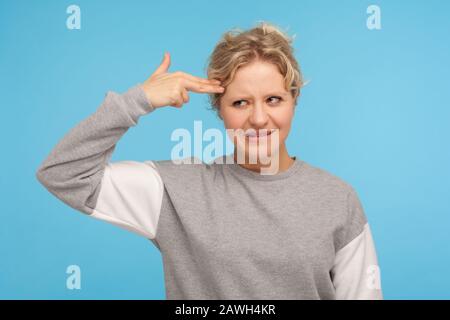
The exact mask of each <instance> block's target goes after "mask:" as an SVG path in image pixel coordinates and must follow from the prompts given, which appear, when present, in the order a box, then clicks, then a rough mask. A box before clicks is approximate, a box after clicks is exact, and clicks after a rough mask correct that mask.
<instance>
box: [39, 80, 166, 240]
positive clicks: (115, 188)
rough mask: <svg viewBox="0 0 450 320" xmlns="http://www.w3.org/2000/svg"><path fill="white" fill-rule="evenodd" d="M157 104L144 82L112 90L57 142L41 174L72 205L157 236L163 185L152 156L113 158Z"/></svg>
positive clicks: (144, 234) (117, 223)
mask: <svg viewBox="0 0 450 320" xmlns="http://www.w3.org/2000/svg"><path fill="white" fill-rule="evenodd" d="M154 110H155V108H154V107H153V106H152V104H151V102H150V101H149V100H148V99H147V97H146V95H145V92H144V91H143V89H142V88H141V86H140V85H139V84H138V85H136V86H134V87H132V88H130V89H129V90H128V91H127V92H125V93H124V94H118V93H116V92H112V91H108V92H107V94H106V97H105V99H104V101H103V102H102V104H101V105H100V106H99V107H98V109H97V110H96V111H95V112H94V113H93V114H91V115H90V116H89V117H87V118H86V119H84V120H83V121H81V122H80V123H79V124H77V125H76V126H75V127H74V128H72V129H71V130H70V131H69V132H68V133H67V134H66V135H65V136H64V137H63V138H62V139H61V140H60V141H59V142H58V144H57V145H56V146H55V147H54V148H53V150H52V151H51V152H50V154H49V155H48V156H47V158H46V159H45V160H44V161H43V162H42V163H41V165H40V166H39V168H38V169H37V171H36V178H37V179H38V181H39V182H40V183H41V184H42V185H43V186H44V187H45V188H46V189H47V190H48V191H49V192H50V193H52V194H53V195H54V196H56V197H57V198H58V199H60V200H61V201H63V202H64V203H66V204H67V205H69V206H70V207H72V208H74V209H76V210H78V211H80V212H83V213H85V214H88V215H90V216H92V217H94V218H97V219H100V220H104V221H107V222H110V223H112V224H115V225H117V226H120V227H122V228H124V229H127V230H129V231H132V232H135V233H137V234H139V235H142V236H144V237H146V238H149V239H154V238H155V237H156V227H157V223H158V218H159V212H160V208H161V202H162V197H163V190H164V186H163V182H162V180H161V177H160V175H159V173H158V171H157V169H156V167H155V165H154V163H153V161H145V162H138V161H119V162H109V159H110V157H111V155H112V153H113V151H114V149H115V147H116V144H117V142H118V140H119V139H120V138H121V137H122V135H123V134H124V133H125V132H126V131H127V130H128V129H129V128H130V127H133V126H135V125H137V123H138V121H139V118H140V117H141V116H143V115H145V114H148V113H150V112H153V111H154Z"/></svg>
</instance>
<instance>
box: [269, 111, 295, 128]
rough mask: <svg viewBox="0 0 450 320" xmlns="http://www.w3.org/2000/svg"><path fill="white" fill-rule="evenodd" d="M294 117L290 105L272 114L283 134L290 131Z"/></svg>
mask: <svg viewBox="0 0 450 320" xmlns="http://www.w3.org/2000/svg"><path fill="white" fill-rule="evenodd" d="M293 117H294V112H293V109H292V108H290V107H288V108H283V109H279V110H276V112H274V113H273V114H272V115H271V118H272V120H273V122H274V123H275V125H276V126H277V127H278V128H279V129H280V131H281V133H282V134H284V133H286V132H287V131H289V129H290V127H291V123H292V119H293Z"/></svg>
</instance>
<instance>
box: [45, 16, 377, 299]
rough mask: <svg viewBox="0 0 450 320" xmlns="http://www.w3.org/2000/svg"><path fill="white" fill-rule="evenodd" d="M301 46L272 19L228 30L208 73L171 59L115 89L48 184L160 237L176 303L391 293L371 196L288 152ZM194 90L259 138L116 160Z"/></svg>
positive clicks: (63, 151)
mask: <svg viewBox="0 0 450 320" xmlns="http://www.w3.org/2000/svg"><path fill="white" fill-rule="evenodd" d="M291 41H292V40H291V39H290V38H289V37H288V36H287V35H286V34H285V33H283V32H282V31H280V29H278V28H276V27H275V26H273V25H269V24H267V23H262V24H261V25H259V26H257V27H255V28H252V29H250V30H248V31H242V32H239V33H235V34H233V32H228V33H226V34H225V35H224V38H223V39H222V41H220V42H219V44H218V45H217V46H216V48H215V50H214V52H213V53H212V56H211V59H210V61H209V66H208V79H203V78H200V77H196V76H193V75H190V74H186V73H184V72H174V73H169V72H168V69H169V65H170V57H169V55H168V54H165V56H164V59H163V61H162V63H161V65H160V66H159V67H158V68H157V70H156V71H155V72H154V73H153V74H152V75H151V76H150V77H149V78H148V79H147V80H146V81H145V82H144V83H143V84H138V85H136V86H134V87H132V88H131V89H129V90H128V91H127V92H126V93H124V94H117V93H114V92H108V93H107V96H106V98H105V100H104V102H103V103H102V105H101V106H100V107H99V108H98V109H97V111H96V112H95V113H93V114H92V115H91V116H89V117H88V118H87V119H85V120H84V121H82V122H81V123H79V124H78V125H77V126H76V127H75V128H73V129H72V130H71V131H70V132H69V133H68V134H67V135H66V136H65V137H64V138H63V139H62V140H61V141H60V142H59V143H58V144H57V145H56V147H55V148H54V149H53V150H52V152H51V153H50V155H49V156H48V157H47V159H46V160H45V161H44V162H43V163H42V164H41V166H40V167H39V169H38V171H37V178H38V180H39V181H40V182H41V183H42V184H43V185H44V186H45V187H46V188H47V189H48V190H49V191H50V192H51V193H53V194H54V195H55V196H56V197H58V198H59V199H61V200H62V201H64V202H65V203H66V204H68V205H70V206H71V207H73V208H75V209H77V210H79V211H81V212H84V213H86V214H89V215H91V216H92V217H94V218H97V219H101V220H104V221H107V222H110V223H112V224H115V225H118V226H120V227H123V228H126V229H128V230H130V231H132V232H136V233H138V234H140V235H142V236H144V237H146V238H148V239H150V240H151V241H152V242H153V244H154V245H155V246H156V247H157V248H158V249H159V250H160V252H161V254H162V257H163V264H164V273H165V285H166V297H167V299H382V293H381V288H380V279H379V272H378V270H379V269H378V262H377V256H376V252H375V246H374V243H373V239H372V236H371V232H370V228H369V225H368V222H367V219H366V216H365V213H364V211H363V208H362V206H361V203H360V201H359V199H358V196H357V193H356V192H355V190H354V189H353V188H352V187H351V186H350V185H349V184H348V183H346V182H345V181H343V180H342V179H340V178H338V177H336V176H334V175H332V174H330V173H328V172H326V171H324V170H322V169H319V168H317V167H314V166H312V165H310V164H308V163H306V162H305V161H303V160H301V159H298V158H297V157H295V156H294V157H290V156H289V153H288V151H287V149H286V145H285V140H286V138H287V136H288V133H289V129H290V126H291V120H292V118H293V115H294V111H295V105H296V104H297V97H298V95H299V89H300V87H301V86H302V85H303V82H302V79H301V73H300V70H299V67H298V64H297V62H296V60H295V58H294V56H293V49H292V47H291ZM189 91H193V92H197V93H207V94H209V95H210V98H211V103H212V105H213V107H214V108H215V109H216V110H217V112H218V115H219V117H220V118H221V119H223V121H224V125H225V127H226V128H227V129H230V130H235V129H241V131H244V132H245V134H236V135H233V136H232V137H233V139H232V141H233V143H234V146H235V148H234V153H233V155H231V156H230V155H226V156H222V157H218V158H216V159H215V160H214V161H213V162H212V163H210V164H207V163H203V162H200V163H194V164H189V163H182V164H176V163H174V162H173V161H171V160H160V161H150V160H149V161H144V162H137V161H120V162H113V163H111V162H109V159H110V157H111V154H112V152H113V150H114V149H115V146H116V143H117V142H118V140H119V139H120V137H121V136H122V135H123V134H124V133H125V132H126V131H127V130H128V128H130V127H132V126H135V125H136V124H137V123H138V120H139V118H140V117H141V116H142V115H146V114H149V113H151V112H154V111H155V110H156V109H159V108H162V107H165V106H173V107H178V108H179V107H181V106H182V105H183V104H185V103H187V102H188V101H189V96H188V92H189ZM249 132H250V133H249ZM268 132H269V133H268ZM260 150H266V151H267V150H268V154H267V156H268V158H269V159H270V160H271V161H270V162H272V163H271V164H270V166H271V168H272V169H271V170H267V172H268V173H267V172H265V173H264V174H263V170H264V169H268V166H269V162H267V161H266V160H267V158H266V159H264V158H263V156H262V155H263V153H260V152H259V151H260ZM239 154H240V155H241V156H239ZM239 159H241V161H237V160H239ZM251 159H253V160H255V159H256V161H250V160H251ZM189 160H196V159H194V158H193V157H190V158H189ZM230 160H231V161H230ZM263 160H264V161H263ZM230 162H232V163H230ZM274 162H275V164H276V166H273V165H272V164H273V163H274Z"/></svg>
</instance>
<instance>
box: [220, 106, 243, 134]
mask: <svg viewBox="0 0 450 320" xmlns="http://www.w3.org/2000/svg"><path fill="white" fill-rule="evenodd" d="M221 115H222V119H223V123H224V125H225V128H227V129H238V128H242V127H243V125H244V124H245V121H246V116H245V113H244V112H239V111H236V110H232V109H230V108H225V109H222V111H221Z"/></svg>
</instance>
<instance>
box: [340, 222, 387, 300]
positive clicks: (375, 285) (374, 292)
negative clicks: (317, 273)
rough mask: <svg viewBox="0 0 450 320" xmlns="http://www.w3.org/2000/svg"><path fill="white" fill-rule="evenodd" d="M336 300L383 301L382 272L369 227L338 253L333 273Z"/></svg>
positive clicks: (365, 226) (366, 225) (365, 227)
mask: <svg viewBox="0 0 450 320" xmlns="http://www.w3.org/2000/svg"><path fill="white" fill-rule="evenodd" d="M331 275H332V279H333V284H334V287H335V289H336V299H338V300H341V299H346V300H347V299H351V300H356V299H362V300H382V299H383V295H382V291H381V279H380V269H379V266H378V259H377V254H376V251H375V245H374V242H373V238H372V233H371V230H370V227H369V224H368V223H366V224H365V225H364V229H363V231H362V232H361V233H360V234H359V235H358V236H357V237H356V238H355V239H353V240H352V241H350V242H349V243H348V244H347V245H346V246H345V247H343V248H342V249H340V250H339V251H338V252H337V253H336V257H335V262H334V265H333V268H332V270H331Z"/></svg>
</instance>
